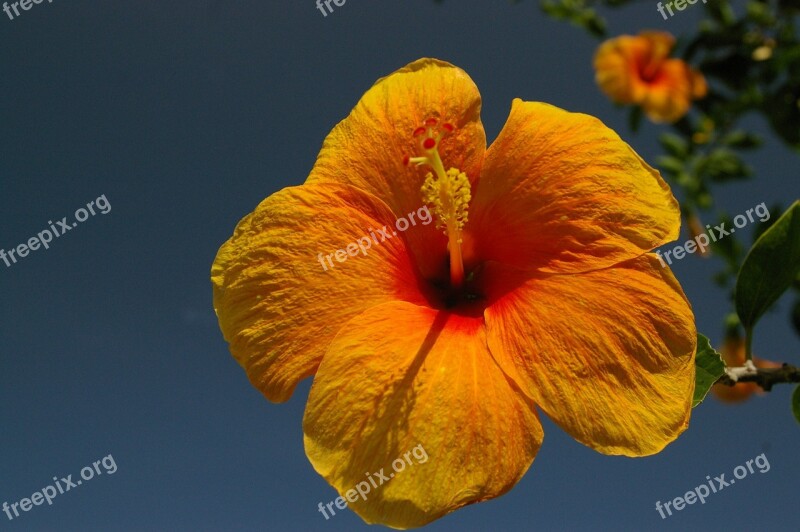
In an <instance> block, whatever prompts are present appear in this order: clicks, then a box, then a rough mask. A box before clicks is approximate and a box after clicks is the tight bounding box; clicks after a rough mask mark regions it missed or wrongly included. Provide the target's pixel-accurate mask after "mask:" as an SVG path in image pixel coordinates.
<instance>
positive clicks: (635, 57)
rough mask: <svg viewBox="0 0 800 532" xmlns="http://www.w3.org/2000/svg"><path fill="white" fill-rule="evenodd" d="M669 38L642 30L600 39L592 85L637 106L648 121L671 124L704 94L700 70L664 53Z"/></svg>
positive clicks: (618, 100) (671, 43) (669, 44)
mask: <svg viewBox="0 0 800 532" xmlns="http://www.w3.org/2000/svg"><path fill="white" fill-rule="evenodd" d="M674 45H675V38H674V37H673V36H672V35H670V34H669V33H666V32H661V31H643V32H641V33H640V34H639V35H638V36H633V35H623V36H621V37H616V38H614V39H609V40H607V41H605V42H604V43H603V44H601V45H600V47H599V48H598V49H597V52H596V53H595V57H594V68H595V72H596V79H597V84H598V85H599V86H600V89H601V90H602V91H603V92H604V93H605V94H606V95H607V96H608V97H609V98H611V99H612V100H613V101H614V102H616V103H623V104H634V105H640V106H641V107H642V109H643V110H644V112H645V114H646V115H647V116H648V118H650V120H652V121H653V122H670V123H671V122H676V121H677V120H679V119H680V118H681V117H683V116H684V115H685V114H686V113H688V112H689V105H690V104H691V102H692V100H697V99H700V98H703V97H705V95H706V92H707V86H706V81H705V78H704V77H703V75H702V74H700V72H698V71H697V70H695V69H693V68H691V67H690V66H689V65H688V64H687V63H686V62H685V61H683V60H682V59H671V58H669V54H670V53H671V52H672V48H673V46H674Z"/></svg>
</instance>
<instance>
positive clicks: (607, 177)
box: [467, 99, 680, 273]
mask: <svg viewBox="0 0 800 532" xmlns="http://www.w3.org/2000/svg"><path fill="white" fill-rule="evenodd" d="M470 210H471V212H470V221H469V223H468V225H467V231H472V232H475V233H476V234H477V235H478V236H477V237H476V241H477V242H478V246H479V250H478V254H479V255H480V256H481V257H482V258H483V259H484V260H495V261H498V262H502V263H504V264H507V265H510V266H514V267H519V268H526V269H538V270H540V271H543V272H559V273H564V272H582V271H590V270H594V269H598V268H604V267H607V266H611V265H613V264H616V263H619V262H623V261H626V260H629V259H631V258H634V257H637V256H639V255H641V254H643V253H645V252H647V251H650V250H652V249H654V248H655V247H657V246H659V245H661V244H663V243H666V242H669V241H671V240H674V239H675V238H676V237H677V236H678V229H679V227H680V212H679V209H678V203H677V201H675V198H674V197H673V196H672V193H671V192H670V189H669V187H668V186H667V184H666V183H665V182H664V181H663V179H661V176H660V175H659V173H658V172H657V171H656V170H654V169H653V168H651V167H650V166H649V165H648V164H647V163H645V162H644V161H643V160H642V159H641V158H640V157H639V156H638V155H637V154H636V153H635V152H634V151H633V149H631V147H630V146H628V145H627V144H626V143H625V142H623V141H622V140H621V139H620V138H619V136H618V135H617V134H616V133H614V132H613V131H612V130H610V129H609V128H607V127H606V126H605V125H603V123H602V122H600V120H598V119H596V118H594V117H591V116H588V115H584V114H580V113H570V112H567V111H564V110H562V109H559V108H557V107H553V106H551V105H547V104H543V103H534V102H523V101H521V100H519V99H517V100H514V103H513V105H512V108H511V114H510V116H509V118H508V122H506V125H505V127H504V128H503V130H502V131H501V132H500V135H499V136H498V138H497V140H495V141H494V143H493V144H492V145H491V147H490V148H489V150H488V152H487V154H486V160H485V162H484V166H483V174H482V176H481V179H480V181H479V182H478V186H477V191H476V193H475V198H474V200H473V204H472V206H471V208H470Z"/></svg>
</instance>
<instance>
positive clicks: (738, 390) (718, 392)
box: [711, 335, 781, 403]
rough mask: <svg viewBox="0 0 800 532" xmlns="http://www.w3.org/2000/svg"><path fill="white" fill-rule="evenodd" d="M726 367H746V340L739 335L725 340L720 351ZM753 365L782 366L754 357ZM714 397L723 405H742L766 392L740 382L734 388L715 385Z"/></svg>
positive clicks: (750, 384)
mask: <svg viewBox="0 0 800 532" xmlns="http://www.w3.org/2000/svg"><path fill="white" fill-rule="evenodd" d="M719 354H720V355H722V360H723V361H724V362H725V365H726V366H728V367H731V368H736V367H741V366H744V363H745V360H746V358H747V357H746V354H745V342H744V338H742V337H741V336H739V335H730V336H728V337H727V338H725V341H724V342H723V344H722V347H721V348H720V350H719ZM753 364H754V365H755V366H756V367H757V368H779V367H781V364H778V363H777V362H772V361H771V360H762V359H760V358H757V357H753ZM711 391H712V393H713V394H714V396H715V397H716V398H717V399H719V400H720V401H722V402H723V403H741V402H743V401H746V400H747V399H750V397H751V396H752V395H753V394H758V395H763V394H764V390H762V389H761V386H759V385H758V384H756V383H754V382H739V383H736V384H734V385H733V386H727V385H725V384H715V385H714V386H712V387H711Z"/></svg>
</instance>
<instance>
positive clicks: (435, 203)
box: [422, 168, 472, 244]
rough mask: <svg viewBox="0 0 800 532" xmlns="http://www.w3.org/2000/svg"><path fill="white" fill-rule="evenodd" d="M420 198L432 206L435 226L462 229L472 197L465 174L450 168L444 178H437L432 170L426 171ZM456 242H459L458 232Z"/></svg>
mask: <svg viewBox="0 0 800 532" xmlns="http://www.w3.org/2000/svg"><path fill="white" fill-rule="evenodd" d="M422 199H423V200H424V201H425V203H427V204H428V205H430V206H431V207H432V209H433V213H434V215H435V216H436V227H437V228H440V229H446V230H448V231H449V230H450V229H456V230H457V231H458V232H459V233H460V232H461V230H462V229H464V224H466V223H467V209H468V208H469V202H470V200H471V199H472V194H471V190H470V184H469V178H468V177H467V174H465V173H464V172H461V171H459V170H458V169H457V168H451V169H449V170H448V171H447V173H446V174H445V176H444V178H441V177H440V178H438V179H437V178H435V177H434V175H433V173H432V172H428V175H426V176H425V183H424V184H423V185H422ZM458 243H459V244H460V243H461V235H460V234H459V237H458Z"/></svg>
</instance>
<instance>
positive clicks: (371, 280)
mask: <svg viewBox="0 0 800 532" xmlns="http://www.w3.org/2000/svg"><path fill="white" fill-rule="evenodd" d="M393 220H394V216H393V214H392V213H391V211H390V210H389V208H388V207H387V206H386V205H385V204H383V203H382V202H380V201H379V200H377V199H376V198H374V197H372V196H369V195H368V194H365V193H364V192H362V191H360V190H358V189H355V188H353V187H349V186H346V185H333V184H329V185H304V186H301V187H294V188H287V189H284V190H281V191H280V192H278V193H276V194H273V195H272V196H270V197H269V198H267V199H266V200H264V201H263V202H262V203H261V205H259V206H258V208H257V209H256V210H255V212H253V213H251V214H250V215H248V216H247V217H246V218H244V219H243V220H242V221H241V222H240V223H239V225H238V226H237V227H236V231H235V233H234V235H233V237H232V238H231V239H230V240H228V242H226V243H225V244H224V245H223V246H222V247H221V248H220V250H219V252H218V254H217V258H216V260H215V261H214V265H213V267H212V270H211V275H212V283H213V286H214V308H215V309H216V312H217V316H218V318H219V324H220V327H221V329H222V332H223V334H224V336H225V339H226V340H227V341H228V342H229V344H230V349H231V352H232V353H233V355H234V357H235V358H236V359H237V360H238V362H239V363H240V364H241V365H242V367H244V369H245V370H246V371H247V375H248V377H249V378H250V380H251V382H252V383H253V385H254V386H255V387H256V388H258V389H259V390H261V392H263V393H264V395H266V397H267V398H268V399H270V400H272V401H285V400H287V399H288V398H289V397H290V396H291V394H292V392H293V390H294V388H295V386H296V385H297V383H298V382H299V381H300V380H301V379H303V378H305V377H307V376H309V375H311V374H313V373H314V372H315V371H316V368H317V366H318V365H319V362H320V360H321V359H322V356H323V354H324V353H325V349H327V347H328V345H329V344H330V342H331V340H333V337H334V336H335V335H336V333H337V332H338V331H339V329H340V328H341V326H342V325H344V324H345V323H347V321H348V320H350V319H351V318H352V317H354V316H357V315H358V314H360V313H361V312H363V311H364V310H366V309H368V308H370V307H371V306H374V305H378V304H380V303H384V302H387V301H394V300H397V299H402V300H410V301H421V300H422V299H421V296H420V295H419V291H418V288H417V281H416V277H415V275H414V273H413V267H412V265H411V263H410V262H409V258H408V252H407V249H406V247H405V244H404V242H403V240H402V239H401V238H400V237H398V236H394V237H393V236H392V234H391V226H390V227H389V233H388V236H389V239H388V240H386V241H385V242H381V240H382V237H381V236H379V235H378V234H377V231H375V232H373V234H375V235H376V236H377V239H372V240H373V241H372V242H371V244H370V247H369V248H367V242H366V241H362V244H363V246H364V248H365V251H366V255H363V254H362V253H361V251H360V249H358V250H357V251H356V253H357V254H355V256H352V255H351V254H349V253H348V252H350V251H352V250H353V248H352V247H351V248H350V249H349V250H348V249H347V248H348V244H350V243H353V242H356V241H357V240H358V239H361V238H365V240H370V239H371V236H370V229H377V228H381V227H383V226H384V224H386V225H390V224H391V223H392V222H393ZM376 241H377V243H376ZM336 250H344V254H343V255H344V257H346V258H345V259H344V261H343V262H339V261H338V259H337V257H336V256H335V252H336ZM319 253H322V254H323V258H322V262H320V259H319V257H318V254H319ZM331 253H334V256H332V257H330V258H327V257H326V256H327V255H328V254H331ZM341 257H342V254H339V258H341ZM323 264H324V266H323Z"/></svg>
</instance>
